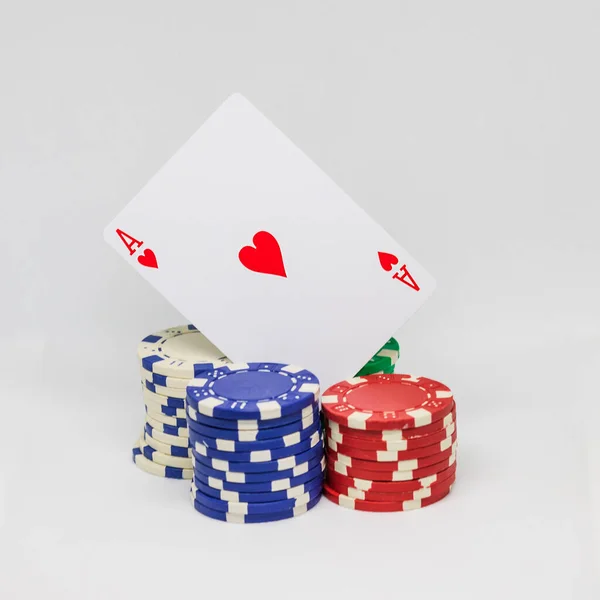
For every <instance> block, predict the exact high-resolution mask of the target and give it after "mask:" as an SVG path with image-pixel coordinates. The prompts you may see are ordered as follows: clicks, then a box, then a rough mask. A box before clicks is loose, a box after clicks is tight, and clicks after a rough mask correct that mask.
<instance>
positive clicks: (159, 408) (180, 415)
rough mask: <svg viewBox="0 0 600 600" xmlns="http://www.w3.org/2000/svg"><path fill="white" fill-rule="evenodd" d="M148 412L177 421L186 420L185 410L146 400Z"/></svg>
mask: <svg viewBox="0 0 600 600" xmlns="http://www.w3.org/2000/svg"><path fill="white" fill-rule="evenodd" d="M144 402H145V404H144V406H145V407H146V412H151V413H159V414H161V415H165V416H167V417H174V418H177V419H186V410H185V408H174V407H172V406H164V405H163V404H154V403H153V402H146V401H145V400H144Z"/></svg>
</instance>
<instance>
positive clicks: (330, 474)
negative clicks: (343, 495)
mask: <svg viewBox="0 0 600 600" xmlns="http://www.w3.org/2000/svg"><path fill="white" fill-rule="evenodd" d="M428 468H431V467H428ZM405 473H406V471H405ZM455 473H456V462H455V463H454V464H452V465H451V466H450V467H448V468H446V469H444V470H443V471H440V472H438V473H433V474H432V475H427V476H425V477H421V478H420V479H411V480H407V481H371V480H368V479H359V478H358V477H347V476H346V475H342V474H340V473H338V472H337V471H334V470H331V469H330V470H328V471H327V479H328V481H329V482H331V483H335V484H336V486H334V487H335V489H338V487H337V486H345V487H347V488H354V489H356V490H359V491H364V492H374V493H382V494H392V493H406V492H415V491H417V490H419V489H421V488H427V487H432V486H433V485H435V484H436V483H438V482H440V481H444V480H446V479H448V478H449V477H451V476H452V475H454V474H455Z"/></svg>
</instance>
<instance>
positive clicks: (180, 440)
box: [144, 423, 190, 448]
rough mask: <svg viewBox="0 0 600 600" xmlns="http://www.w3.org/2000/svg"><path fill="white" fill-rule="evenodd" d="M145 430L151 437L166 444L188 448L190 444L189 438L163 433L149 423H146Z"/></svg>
mask: <svg viewBox="0 0 600 600" xmlns="http://www.w3.org/2000/svg"><path fill="white" fill-rule="evenodd" d="M144 430H145V431H146V433H147V434H148V435H149V436H150V437H153V438H154V439H155V440H158V441H159V442H163V443H164V444H169V445H170V446H182V447H184V448H187V447H188V446H189V445H190V440H189V438H187V437H179V436H175V435H169V434H168V433H163V432H162V431H159V430H158V429H154V427H152V425H149V424H148V423H146V424H145V425H144Z"/></svg>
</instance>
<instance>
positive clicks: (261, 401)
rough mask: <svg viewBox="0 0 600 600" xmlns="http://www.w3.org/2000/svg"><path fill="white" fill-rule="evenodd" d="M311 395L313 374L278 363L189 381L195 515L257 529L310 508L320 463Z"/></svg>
mask: <svg viewBox="0 0 600 600" xmlns="http://www.w3.org/2000/svg"><path fill="white" fill-rule="evenodd" d="M319 397H320V388H319V381H318V379H317V377H316V376H315V375H314V374H313V373H311V372H310V371H307V370H306V369H303V368H301V367H298V366H295V365H286V364H279V363H247V364H246V363H244V364H228V365H222V366H220V367H218V368H215V369H213V370H211V371H207V372H204V373H202V374H200V375H199V376H198V377H197V378H196V379H194V380H193V381H190V382H189V385H188V386H187V393H186V403H187V420H188V429H187V430H188V432H189V440H190V443H191V460H192V478H193V481H192V489H191V500H192V504H193V506H194V508H195V509H196V511H198V512H199V513H200V514H202V515H204V516H207V517H210V518H212V519H217V520H220V521H227V522H229V523H263V522H270V521H279V520H282V519H289V518H292V517H296V516H299V515H302V514H304V513H305V512H307V511H308V510H310V509H311V508H313V507H314V506H316V504H317V503H318V502H319V500H320V498H321V492H322V489H323V469H324V465H325V463H324V460H323V435H322V431H321V423H320V414H319V408H318V407H319ZM224 424H227V426H223V425H224Z"/></svg>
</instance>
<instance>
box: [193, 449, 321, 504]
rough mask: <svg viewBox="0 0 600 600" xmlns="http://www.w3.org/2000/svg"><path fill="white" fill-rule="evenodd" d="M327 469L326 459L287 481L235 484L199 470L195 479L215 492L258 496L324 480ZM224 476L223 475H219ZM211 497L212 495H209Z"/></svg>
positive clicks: (286, 479)
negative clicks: (318, 479)
mask: <svg viewBox="0 0 600 600" xmlns="http://www.w3.org/2000/svg"><path fill="white" fill-rule="evenodd" d="M324 469H325V458H322V459H321V462H320V463H318V464H317V465H316V466H314V467H313V468H312V469H309V470H308V471H306V473H302V474H301V475H298V476H296V477H286V478H285V479H276V480H275V481H263V482H260V483H235V482H233V481H225V480H223V479H220V478H219V477H213V476H210V475H205V474H203V473H200V472H199V471H198V469H195V470H194V478H195V479H196V480H197V481H199V482H201V483H203V484H204V485H207V486H209V487H211V488H213V489H214V490H215V491H230V492H241V493H244V494H258V493H266V492H281V491H284V490H289V489H290V488H294V487H298V486H299V485H303V484H305V483H307V482H309V481H312V480H313V479H316V478H317V477H320V478H321V479H323V476H324ZM219 474H221V475H222V473H219ZM236 475H243V473H236ZM208 495H209V496H210V495H211V494H208Z"/></svg>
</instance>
